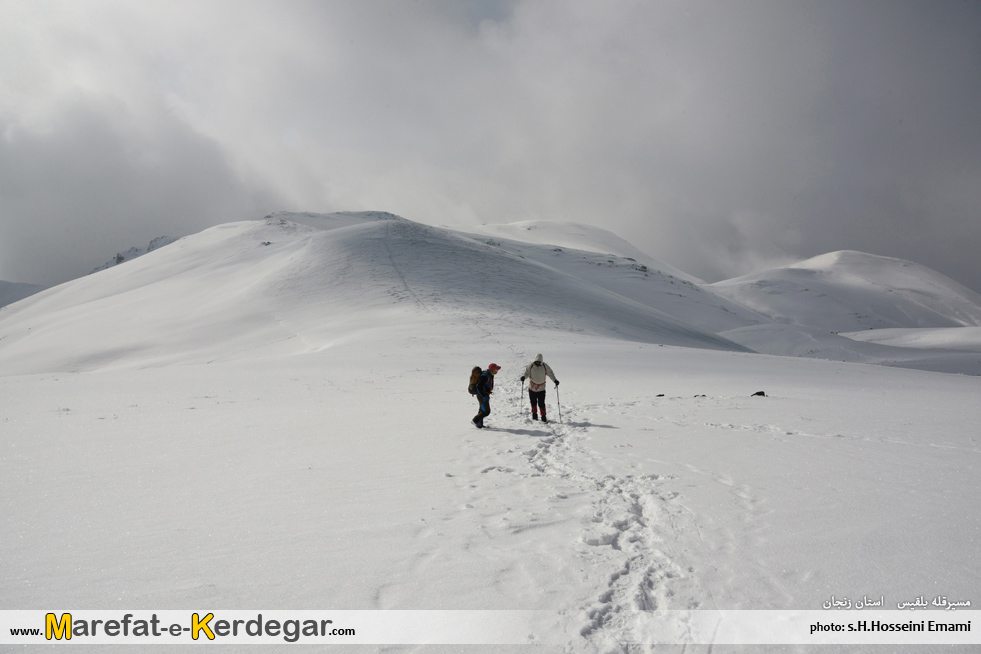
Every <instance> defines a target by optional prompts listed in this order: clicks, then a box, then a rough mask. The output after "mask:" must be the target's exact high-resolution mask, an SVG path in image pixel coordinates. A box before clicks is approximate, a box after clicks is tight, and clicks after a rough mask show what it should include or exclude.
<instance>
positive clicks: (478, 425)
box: [470, 418, 484, 429]
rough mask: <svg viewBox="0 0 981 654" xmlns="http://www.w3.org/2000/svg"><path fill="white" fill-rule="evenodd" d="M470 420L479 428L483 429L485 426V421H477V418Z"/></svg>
mask: <svg viewBox="0 0 981 654" xmlns="http://www.w3.org/2000/svg"><path fill="white" fill-rule="evenodd" d="M470 422H472V423H473V426H474V427H476V428H477V429H483V428H484V423H483V422H477V419H476V418H474V419H473V420H471V421H470Z"/></svg>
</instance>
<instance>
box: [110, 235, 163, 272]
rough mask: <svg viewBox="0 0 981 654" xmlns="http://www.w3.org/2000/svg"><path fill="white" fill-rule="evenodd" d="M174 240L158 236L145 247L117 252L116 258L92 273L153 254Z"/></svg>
mask: <svg viewBox="0 0 981 654" xmlns="http://www.w3.org/2000/svg"><path fill="white" fill-rule="evenodd" d="M176 240H177V239H176V238H174V237H172V236H158V237H157V238H155V239H153V240H152V241H150V242H149V243H148V244H147V245H145V246H142V247H132V248H130V249H128V250H124V251H123V252H117V253H116V256H114V257H113V258H112V259H110V260H109V261H107V262H105V263H104V264H102V265H101V266H99V267H98V268H96V269H95V270H93V271H92V272H94V273H95V272H99V271H100V270H105V269H106V268H112V267H113V266H118V265H119V264H121V263H123V262H124V261H132V260H133V259H136V258H137V257H142V256H143V255H144V254H147V253H149V252H153V251H154V250H157V249H159V248H162V247H164V246H165V245H170V244H171V243H173V242H174V241H176ZM90 274H91V273H90Z"/></svg>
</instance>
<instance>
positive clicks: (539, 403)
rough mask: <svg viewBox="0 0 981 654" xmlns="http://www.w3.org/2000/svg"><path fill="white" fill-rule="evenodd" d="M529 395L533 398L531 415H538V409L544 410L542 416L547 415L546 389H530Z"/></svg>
mask: <svg viewBox="0 0 981 654" xmlns="http://www.w3.org/2000/svg"><path fill="white" fill-rule="evenodd" d="M528 397H530V398H531V415H533V416H537V415H538V410H539V409H541V410H542V417H543V418H544V417H545V389H544V388H543V389H542V390H540V391H532V390H529V391H528Z"/></svg>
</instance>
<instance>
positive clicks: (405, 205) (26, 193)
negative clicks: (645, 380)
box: [0, 0, 981, 292]
mask: <svg viewBox="0 0 981 654" xmlns="http://www.w3.org/2000/svg"><path fill="white" fill-rule="evenodd" d="M979 71H981V2H977V1H976V0H964V1H960V0H958V1H948V0H924V1H922V2H907V1H903V0H883V1H881V2H878V1H864V0H845V1H836V0H819V1H816V2H794V1H791V0H773V1H760V2H756V1H750V0H714V1H703V0H694V1H693V0H636V1H634V0H622V1H621V0H602V1H599V0H595V1H589V2H586V1H577V0H499V1H498V0H487V1H482V0H454V1H450V0H445V1H442V0H416V1H412V0H401V1H397V2H396V1H387V0H370V1H365V0H350V1H343V0H270V1H268V2H267V1H253V0H227V1H226V0H188V1H181V0H167V1H166V2H165V1H160V2H135V1H122V0H118V1H109V0H66V1H49V0H0V279H4V280H7V281H19V282H32V283H39V284H54V283H59V282H62V281H65V280H67V279H70V278H72V277H75V276H78V275H80V274H84V273H86V272H88V271H89V270H91V269H92V268H94V267H95V266H97V265H100V264H102V263H104V262H105V261H106V260H107V259H108V258H110V257H111V256H112V255H113V254H115V252H116V251H118V250H123V249H126V248H128V247H130V246H134V245H145V244H146V243H147V242H148V241H149V240H150V239H152V238H154V237H156V236H161V235H169V236H182V235H186V234H190V233H193V232H196V231H200V230H201V229H204V228H206V227H209V226H211V225H215V224H218V223H222V222H228V221H233V220H244V219H253V218H259V217H261V216H263V215H265V214H267V213H269V212H272V211H278V210H296V211H318V212H320V211H342V210H366V209H377V210H385V211H390V212H393V213H397V214H400V215H402V216H405V217H406V218H410V219H412V220H417V221H420V222H426V223H430V224H436V225H441V224H446V225H453V226H457V225H459V226H465V225H468V224H476V223H498V222H514V221H519V220H532V219H548V220H568V221H575V222H582V223H588V224H593V225H598V226H601V227H605V228H608V229H610V230H612V231H614V232H615V233H617V234H619V235H620V236H622V237H624V238H626V239H628V240H630V241H632V242H633V243H635V244H636V245H637V246H639V247H640V248H641V249H643V250H645V251H647V252H648V253H650V254H651V255H653V256H655V257H657V258H659V259H662V260H663V261H665V262H667V263H670V264H672V265H674V266H676V267H679V268H681V269H682V270H684V271H686V272H688V273H690V274H693V275H696V276H698V277H701V278H703V279H707V280H709V281H716V280H718V279H722V278H726V277H732V276H736V275H739V274H744V273H748V272H753V271H755V270H759V269H761V268H764V267H769V266H773V265H782V264H785V263H789V262H791V261H794V260H798V259H802V258H806V257H810V256H813V255H816V254H822V253H824V252H829V251H833V250H840V249H853V250H862V251H866V252H871V253H874V254H881V255H886V256H896V257H901V258H904V259H910V260H913V261H916V262H918V263H922V264H925V265H927V266H930V267H932V268H935V269H937V270H939V271H941V272H943V273H945V274H947V275H950V276H952V277H953V278H955V279H956V280H958V281H960V282H962V283H964V284H966V285H968V286H969V287H971V288H973V289H974V290H976V291H979V292H981V256H979V248H981V73H979Z"/></svg>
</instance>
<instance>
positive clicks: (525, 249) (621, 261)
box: [472, 223, 770, 333]
mask: <svg viewBox="0 0 981 654" xmlns="http://www.w3.org/2000/svg"><path fill="white" fill-rule="evenodd" d="M485 227H491V226H485ZM492 227H495V228H497V229H495V230H494V231H495V232H499V233H500V232H505V231H513V232H515V233H516V234H519V235H520V234H522V231H523V230H524V229H530V228H529V227H526V226H525V223H516V224H514V225H493V226H492ZM581 227H582V226H579V225H573V226H571V227H570V230H571V232H572V233H571V234H570V233H568V232H566V231H562V230H560V229H559V227H558V225H555V226H552V225H549V228H550V229H548V230H534V231H533V232H532V233H534V234H536V235H537V236H538V237H540V238H543V239H545V238H547V239H549V240H555V241H562V242H579V241H584V240H585V239H583V238H574V237H575V236H576V235H578V230H579V229H580V228H581ZM504 228H511V229H507V230H506V229H504ZM593 230H594V231H597V232H599V233H600V234H599V236H602V235H607V236H608V238H606V239H603V240H600V239H599V238H597V239H594V240H593V241H592V242H586V243H583V245H584V246H586V247H591V248H595V249H592V250H591V249H585V250H584V249H576V248H572V247H570V246H563V247H558V246H555V245H551V244H548V245H541V244H532V243H525V242H522V241H517V240H511V239H506V238H503V237H498V238H493V239H486V238H484V239H482V240H483V241H484V242H486V243H488V244H490V245H493V246H496V247H499V248H501V249H503V250H506V251H507V252H510V253H513V254H515V255H517V256H519V257H522V258H524V259H530V260H532V261H537V262H539V263H542V264H544V265H546V266H549V267H550V268H553V269H555V270H558V271H561V272H563V273H565V274H567V275H571V276H573V277H576V278H578V279H581V280H583V281H586V282H588V283H590V284H594V285H596V286H599V287H601V288H604V289H606V290H608V291H611V292H613V293H616V294H617V295H620V296H622V297H625V298H628V299H630V300H633V301H635V302H639V303H641V304H643V305H646V306H648V307H651V308H653V309H657V310H658V311H661V312H664V313H666V314H668V315H670V316H672V317H673V318H675V319H676V320H680V321H682V322H684V323H688V324H691V325H696V326H698V327H699V328H701V329H705V330H707V331H710V332H714V333H718V332H721V331H724V330H727V329H735V328H737V327H744V326H747V325H758V324H761V323H769V322H770V319H769V318H767V317H766V316H763V315H762V314H760V313H757V312H755V311H753V310H751V309H748V308H746V307H744V306H741V305H739V304H736V303H735V302H732V301H731V300H729V299H727V298H725V297H723V296H721V295H718V294H716V293H714V292H713V291H712V290H711V289H710V288H708V287H706V286H705V284H704V283H697V282H693V281H691V279H692V278H690V277H689V276H688V275H683V274H680V275H679V274H675V272H674V269H673V268H671V267H670V266H667V265H665V264H663V263H660V262H657V261H656V260H654V259H652V258H651V257H647V256H646V255H642V254H639V253H637V252H634V253H633V254H634V255H635V256H631V257H626V256H622V255H618V254H601V253H600V252H598V251H596V250H600V249H603V248H605V247H606V245H607V244H609V245H611V246H616V245H617V243H616V242H615V241H613V238H615V237H613V235H612V234H609V232H605V230H596V229H595V228H593ZM472 236H476V235H472ZM624 246H626V247H624ZM632 247H633V246H629V245H627V244H626V243H625V242H624V243H623V246H621V247H620V248H616V249H619V250H621V251H630V250H629V249H628V248H632ZM609 249H614V248H613V247H611V248H609ZM638 259H639V260H638ZM642 261H648V262H649V263H646V264H645V263H641V262H642Z"/></svg>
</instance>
